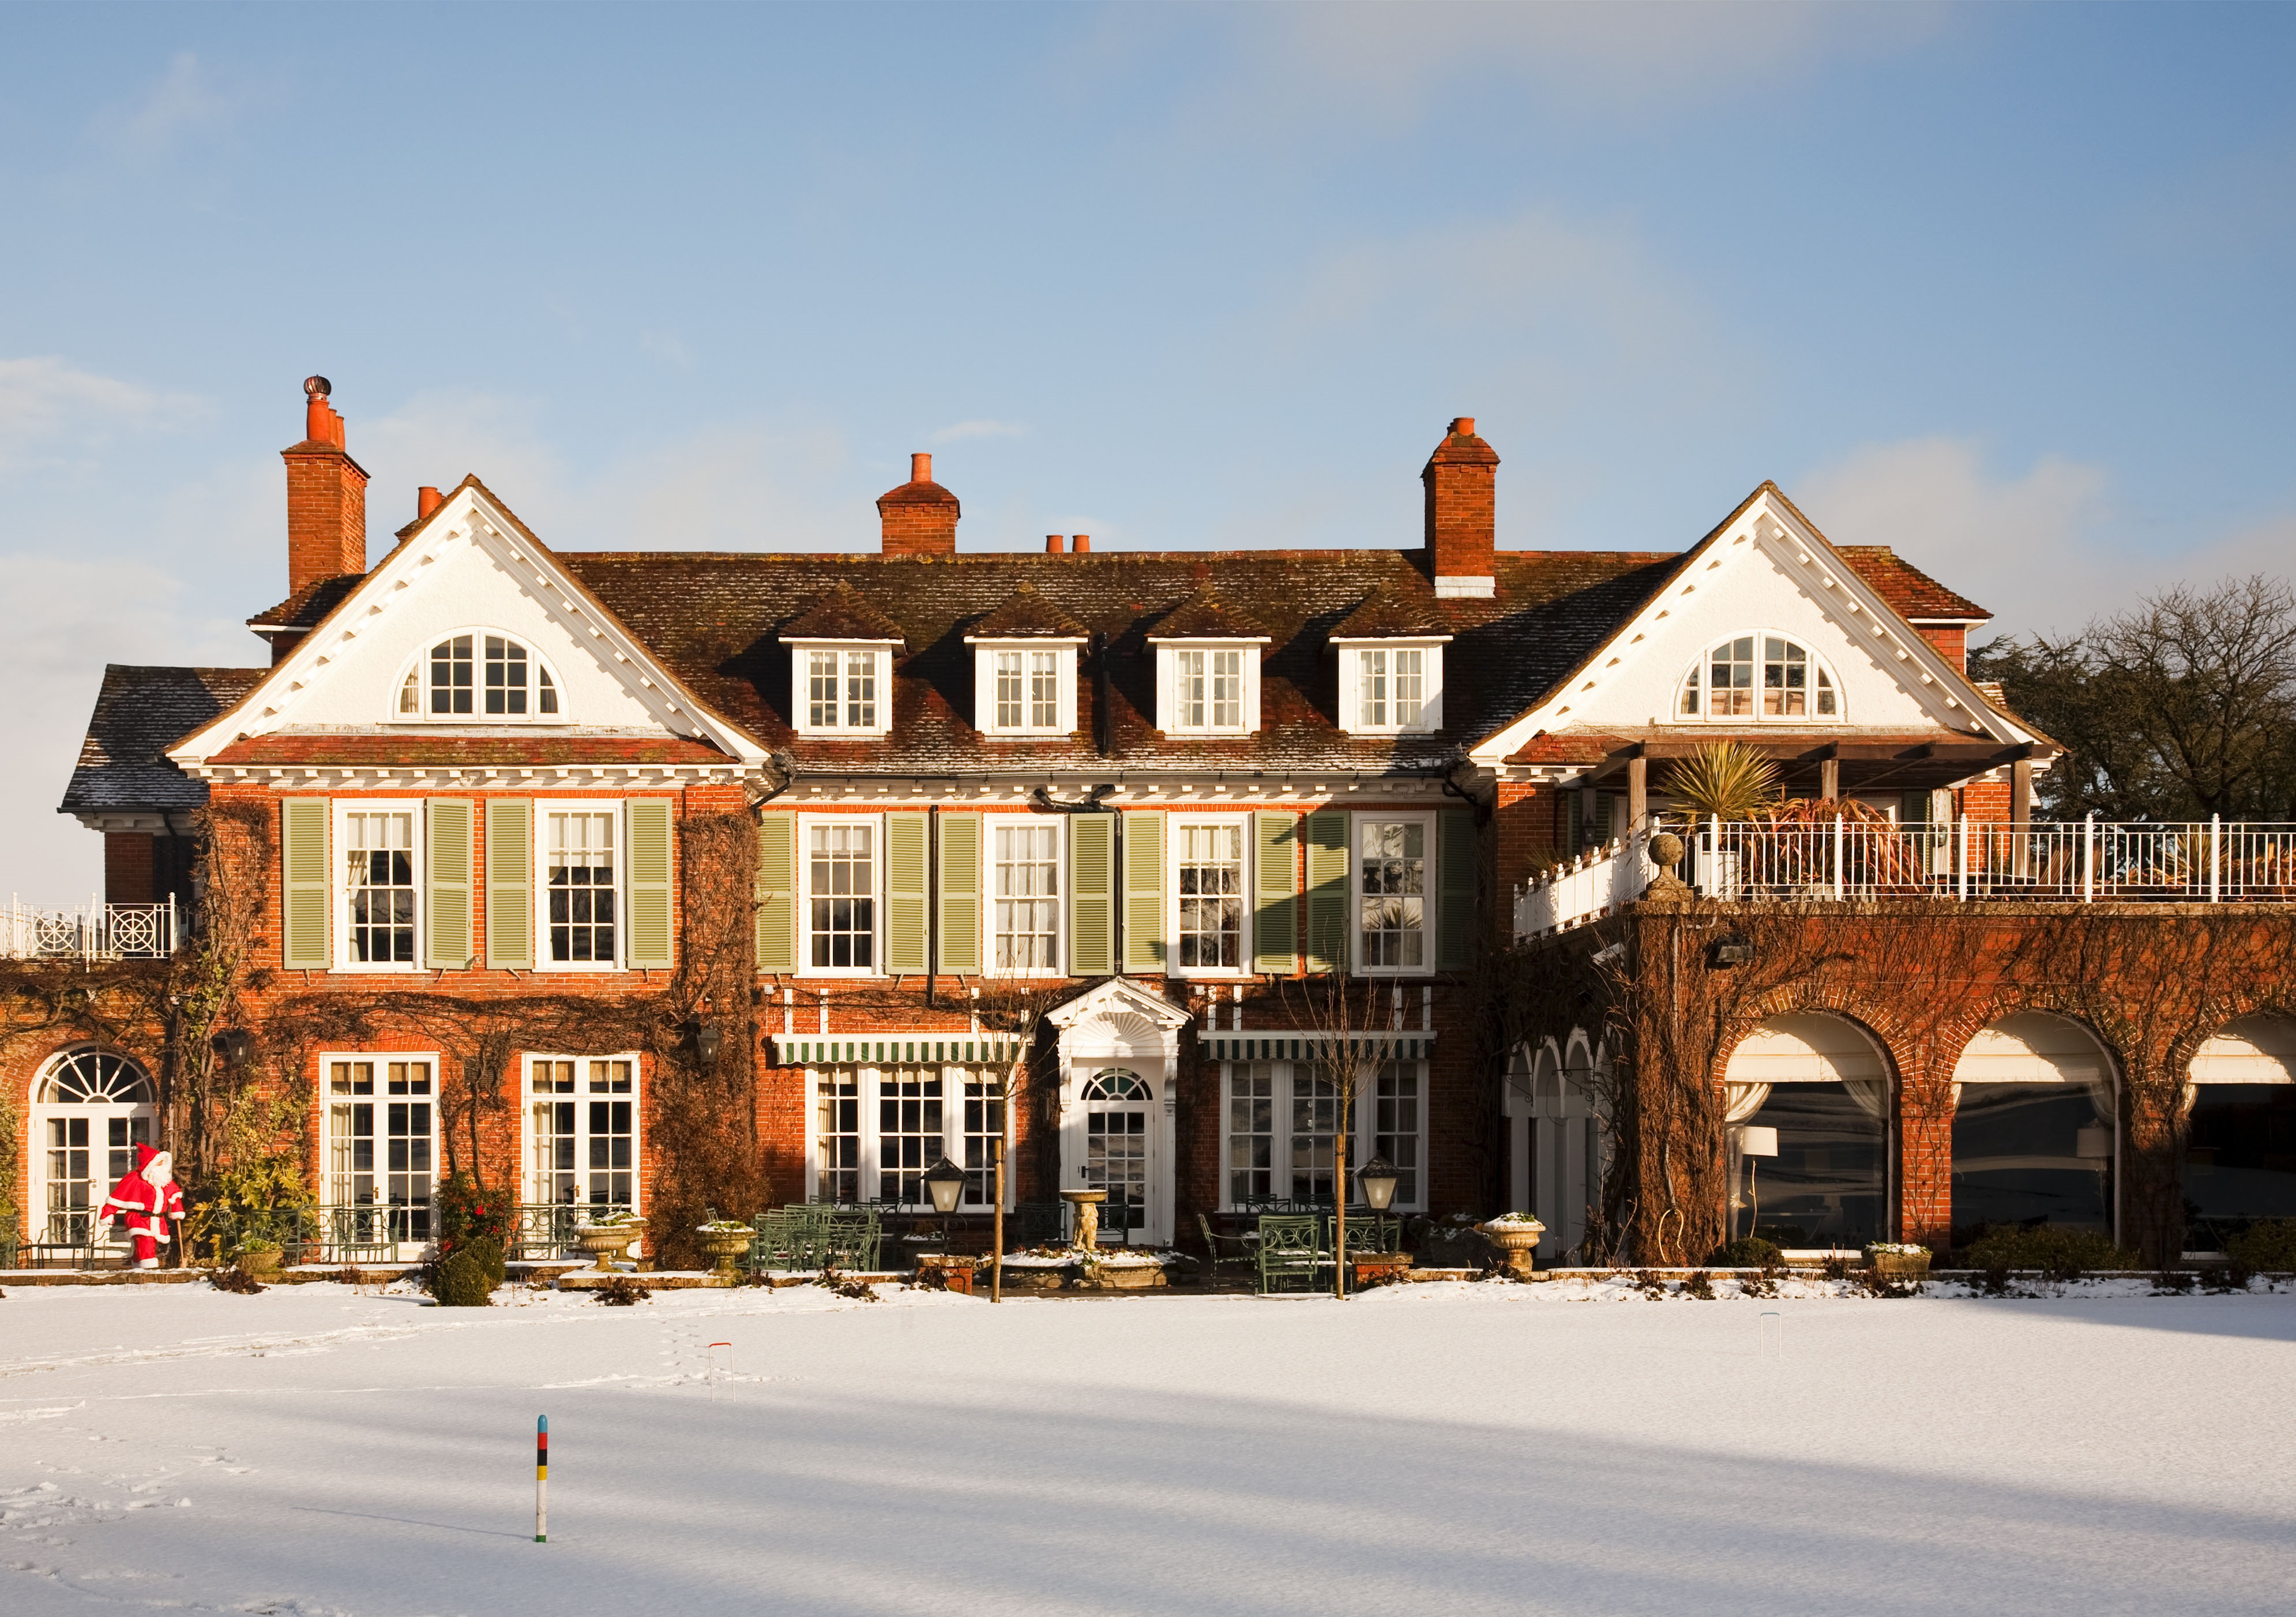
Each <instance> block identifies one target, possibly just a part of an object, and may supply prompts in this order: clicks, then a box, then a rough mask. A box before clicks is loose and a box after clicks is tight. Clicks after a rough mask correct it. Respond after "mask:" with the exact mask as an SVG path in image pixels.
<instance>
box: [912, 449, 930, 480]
mask: <svg viewBox="0 0 2296 1617" xmlns="http://www.w3.org/2000/svg"><path fill="white" fill-rule="evenodd" d="M909 481H911V482H913V483H930V482H931V481H932V456H930V455H912V456H909Z"/></svg>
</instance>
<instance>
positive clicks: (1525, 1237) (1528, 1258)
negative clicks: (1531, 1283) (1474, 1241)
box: [1476, 1219, 1546, 1275]
mask: <svg viewBox="0 0 2296 1617" xmlns="http://www.w3.org/2000/svg"><path fill="white" fill-rule="evenodd" d="M1476 1228H1477V1229H1479V1230H1480V1231H1482V1234H1483V1238H1484V1239H1485V1240H1486V1241H1488V1242H1489V1243H1490V1244H1492V1245H1493V1246H1496V1247H1497V1248H1498V1249H1499V1251H1500V1252H1504V1253H1505V1255H1506V1265H1507V1268H1511V1269H1513V1271H1514V1272H1515V1273H1516V1274H1518V1275H1528V1274H1529V1273H1531V1271H1532V1264H1533V1261H1534V1260H1536V1258H1537V1257H1538V1238H1539V1237H1540V1236H1541V1235H1545V1234H1546V1225H1544V1224H1541V1223H1540V1222H1539V1221H1538V1219H1531V1220H1529V1222H1528V1223H1521V1222H1508V1223H1504V1224H1502V1223H1499V1222H1497V1220H1494V1221H1492V1222H1491V1223H1488V1224H1478V1225H1477V1226H1476Z"/></svg>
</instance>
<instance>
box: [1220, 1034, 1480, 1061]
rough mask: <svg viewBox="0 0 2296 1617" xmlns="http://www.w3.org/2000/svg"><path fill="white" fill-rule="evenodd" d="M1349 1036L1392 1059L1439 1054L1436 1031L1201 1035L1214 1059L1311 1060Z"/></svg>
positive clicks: (1352, 1041)
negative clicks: (1386, 1054) (1317, 1052)
mask: <svg viewBox="0 0 2296 1617" xmlns="http://www.w3.org/2000/svg"><path fill="white" fill-rule="evenodd" d="M1340 1038H1345V1039H1346V1040H1347V1042H1348V1043H1349V1045H1351V1046H1354V1047H1358V1048H1360V1047H1365V1046H1372V1047H1376V1048H1378V1049H1381V1050H1384V1051H1386V1052H1388V1059H1389V1060H1390V1061H1427V1060H1430V1059H1431V1058H1432V1057H1433V1055H1434V1054H1435V1035H1434V1034H1432V1033H1406V1034H1399V1035H1398V1034H1392V1033H1375V1034H1362V1033H1349V1034H1340V1033H1255V1032H1252V1031H1251V1030H1250V1029H1248V1028H1247V1029H1242V1030H1227V1029H1219V1030H1207V1031H1205V1032H1203V1033H1201V1034H1200V1035H1199V1036H1198V1042H1199V1044H1200V1045H1201V1047H1202V1049H1203V1053H1204V1055H1205V1056H1206V1057H1207V1058H1209V1059H1210V1060H1212V1061H1309V1060H1312V1059H1314V1056H1313V1052H1314V1051H1316V1049H1317V1048H1319V1047H1322V1046H1324V1045H1327V1044H1330V1043H1332V1042H1333V1040H1335V1039H1340Z"/></svg>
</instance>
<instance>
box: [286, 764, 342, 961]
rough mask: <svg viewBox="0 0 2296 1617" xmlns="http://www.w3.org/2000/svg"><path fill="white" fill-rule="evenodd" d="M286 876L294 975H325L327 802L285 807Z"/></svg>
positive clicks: (306, 800)
mask: <svg viewBox="0 0 2296 1617" xmlns="http://www.w3.org/2000/svg"><path fill="white" fill-rule="evenodd" d="M279 807H280V816H281V825H282V830H281V835H280V841H281V843H282V844H283V846H282V849H281V866H282V874H283V876H284V877H285V879H286V888H287V891H286V895H285V905H284V910H285V925H284V927H283V937H282V939H281V945H282V949H283V956H282V957H283V960H284V962H285V964H286V965H287V966H288V968H289V969H290V970H306V971H324V970H326V968H327V967H328V966H329V965H331V964H333V961H332V957H331V956H329V954H328V951H327V912H328V901H327V815H328V804H327V800H326V799H325V798H324V797H291V798H289V799H288V800H286V801H285V802H283V803H282V804H281V805H280V806H279Z"/></svg>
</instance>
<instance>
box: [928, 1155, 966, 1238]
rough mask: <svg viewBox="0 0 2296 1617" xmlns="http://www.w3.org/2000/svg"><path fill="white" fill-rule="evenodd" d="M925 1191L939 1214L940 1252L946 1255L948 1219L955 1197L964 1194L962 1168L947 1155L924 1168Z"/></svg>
mask: <svg viewBox="0 0 2296 1617" xmlns="http://www.w3.org/2000/svg"><path fill="white" fill-rule="evenodd" d="M925 1192H926V1194H929V1195H931V1197H932V1204H933V1211H935V1212H937V1213H939V1215H940V1254H941V1256H942V1257H944V1258H946V1257H947V1256H948V1219H949V1215H950V1214H951V1213H953V1212H955V1211H956V1199H957V1197H958V1196H960V1195H962V1194H964V1169H962V1168H959V1167H958V1166H957V1165H956V1164H955V1163H954V1162H952V1161H949V1160H948V1158H947V1156H943V1157H942V1158H941V1160H940V1161H938V1162H935V1163H934V1164H933V1165H932V1166H931V1167H930V1168H928V1169H926V1170H925Z"/></svg>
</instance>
